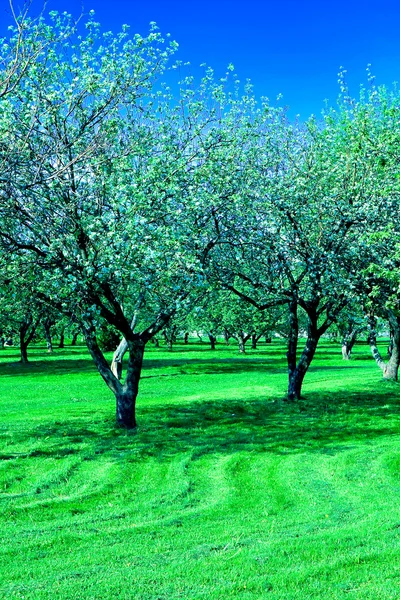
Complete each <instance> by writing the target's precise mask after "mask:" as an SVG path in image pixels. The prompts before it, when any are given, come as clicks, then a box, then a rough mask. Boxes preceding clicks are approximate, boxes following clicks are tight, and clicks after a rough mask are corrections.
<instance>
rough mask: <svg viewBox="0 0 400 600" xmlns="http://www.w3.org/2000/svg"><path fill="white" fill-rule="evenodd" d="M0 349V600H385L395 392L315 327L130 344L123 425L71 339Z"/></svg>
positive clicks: (395, 574) (397, 420)
mask: <svg viewBox="0 0 400 600" xmlns="http://www.w3.org/2000/svg"><path fill="white" fill-rule="evenodd" d="M30 356H31V361H32V362H31V364H30V365H29V366H26V367H23V366H21V365H19V364H18V363H17V360H18V353H17V350H15V349H7V350H4V351H2V352H1V353H0V385H1V388H0V389H1V399H0V401H1V428H0V436H1V437H0V440H1V441H0V509H1V523H0V537H1V541H2V543H1V545H0V598H2V599H3V598H4V599H7V600H8V599H13V598H25V599H32V600H33V599H35V600H40V599H52V600H53V599H62V600H64V599H68V600H69V599H91V600H100V599H101V600H102V599H107V600H109V599H114V598H115V599H121V600H122V599H124V600H125V599H126V600H128V599H134V600H178V599H188V600H200V599H201V600H203V599H204V600H206V599H207V600H217V599H218V600H220V599H225V598H227V599H229V598H237V599H240V600H249V599H263V598H265V599H266V600H302V599H307V600H308V599H313V598H315V599H317V598H318V599H321V600H322V599H326V600H328V599H329V600H335V599H343V598H346V599H347V598H348V599H356V598H357V599H360V600H367V599H371V600H372V599H373V600H386V599H389V598H400V562H399V552H400V410H399V409H400V392H399V388H398V387H397V385H395V384H388V383H383V382H381V381H380V372H379V370H378V369H377V367H376V366H375V364H374V362H373V361H372V360H371V359H370V358H369V356H368V349H367V348H366V347H365V348H364V347H357V348H356V351H355V358H354V360H352V361H350V362H345V361H342V360H341V356H340V347H339V346H338V345H337V344H336V345H335V344H333V343H328V342H325V343H324V344H323V346H322V348H321V350H320V351H319V354H318V356H317V358H316V360H315V364H314V365H313V367H312V369H311V371H310V373H309V374H308V375H307V378H306V381H305V385H304V395H305V398H304V399H303V400H302V401H300V402H299V403H298V404H295V405H288V404H286V403H283V402H282V401H281V399H282V397H283V395H284V391H285V387H286V373H285V361H284V348H283V347H282V346H280V345H279V344H278V343H274V344H272V345H268V346H265V345H264V346H263V345H261V346H260V349H259V350H256V351H251V350H250V351H249V352H248V354H247V356H240V355H239V354H238V353H237V350H236V348H235V347H234V346H231V347H224V346H222V345H220V346H219V347H218V350H217V351H216V352H212V351H210V350H209V349H208V347H207V345H206V344H204V345H203V346H200V345H199V344H191V345H189V347H184V346H179V347H177V348H176V349H174V351H173V352H172V353H167V352H165V351H164V350H163V349H162V348H160V349H155V348H152V349H151V350H150V351H149V352H147V354H146V358H145V365H144V373H143V380H142V383H141V389H140V398H139V403H138V421H139V429H138V431H137V432H136V433H134V432H126V431H122V430H118V429H116V428H115V427H114V404H113V399H112V397H111V395H110V393H109V392H108V390H107V388H106V387H105V385H104V383H103V382H102V380H101V379H100V376H99V375H98V374H97V373H96V372H95V370H94V368H93V366H92V363H91V360H90V359H89V357H88V355H87V353H86V351H85V349H84V348H83V347H82V348H67V349H65V350H56V351H55V353H54V355H52V356H47V355H46V353H45V352H44V350H43V349H40V348H36V349H34V350H33V351H32V352H31V355H30Z"/></svg>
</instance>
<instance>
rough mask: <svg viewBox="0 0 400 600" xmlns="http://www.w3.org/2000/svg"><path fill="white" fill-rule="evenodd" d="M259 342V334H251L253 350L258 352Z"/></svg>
mask: <svg viewBox="0 0 400 600" xmlns="http://www.w3.org/2000/svg"><path fill="white" fill-rule="evenodd" d="M257 342H258V338H257V334H255V333H252V334H251V349H252V350H257Z"/></svg>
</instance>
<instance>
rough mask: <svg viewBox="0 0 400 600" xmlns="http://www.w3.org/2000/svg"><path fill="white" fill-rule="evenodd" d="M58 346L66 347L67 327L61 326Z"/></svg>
mask: <svg viewBox="0 0 400 600" xmlns="http://www.w3.org/2000/svg"><path fill="white" fill-rule="evenodd" d="M58 347H59V348H65V328H64V327H61V331H60V340H59V342H58Z"/></svg>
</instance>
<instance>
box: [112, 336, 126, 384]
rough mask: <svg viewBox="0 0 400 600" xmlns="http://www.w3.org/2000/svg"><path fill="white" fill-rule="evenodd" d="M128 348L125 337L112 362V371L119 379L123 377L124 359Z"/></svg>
mask: <svg viewBox="0 0 400 600" xmlns="http://www.w3.org/2000/svg"><path fill="white" fill-rule="evenodd" d="M127 350H128V342H127V341H126V339H125V338H123V339H122V340H121V341H120V343H119V345H118V348H117V349H116V351H115V352H114V355H113V359H112V362H111V371H112V373H113V374H114V375H115V377H116V378H117V379H118V380H121V377H122V360H123V358H124V355H125V353H126V351H127Z"/></svg>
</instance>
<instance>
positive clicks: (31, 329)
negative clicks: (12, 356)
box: [19, 314, 39, 364]
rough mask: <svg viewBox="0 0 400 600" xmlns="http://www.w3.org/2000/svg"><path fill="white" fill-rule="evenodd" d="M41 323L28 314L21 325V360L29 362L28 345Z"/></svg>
mask: <svg viewBox="0 0 400 600" xmlns="http://www.w3.org/2000/svg"><path fill="white" fill-rule="evenodd" d="M38 325H39V319H38V320H37V321H36V322H34V321H33V318H32V315H30V314H28V315H27V316H26V317H25V318H24V320H23V321H22V323H21V324H20V327H19V347H20V354H21V362H22V363H24V364H25V363H27V362H28V346H29V344H30V343H31V341H32V340H33V336H34V335H35V331H36V329H37V326H38Z"/></svg>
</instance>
